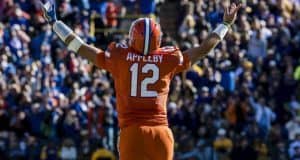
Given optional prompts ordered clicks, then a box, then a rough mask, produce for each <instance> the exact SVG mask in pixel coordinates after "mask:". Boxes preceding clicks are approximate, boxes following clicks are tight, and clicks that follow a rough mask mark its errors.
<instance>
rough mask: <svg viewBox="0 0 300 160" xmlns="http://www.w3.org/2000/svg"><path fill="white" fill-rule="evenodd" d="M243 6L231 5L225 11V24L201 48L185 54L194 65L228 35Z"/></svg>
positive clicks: (192, 49)
mask: <svg viewBox="0 0 300 160" xmlns="http://www.w3.org/2000/svg"><path fill="white" fill-rule="evenodd" d="M241 6H242V5H241V4H239V5H236V4H235V3H233V4H231V5H230V7H228V8H226V9H225V12H224V17H223V23H222V24H220V25H219V26H218V27H217V28H216V29H215V30H214V31H213V32H212V33H211V34H210V35H209V36H208V37H207V38H206V39H205V40H204V41H203V42H202V44H201V45H200V46H199V47H195V48H191V49H188V50H186V51H184V52H183V54H187V55H188V56H189V58H190V61H191V63H192V64H194V63H195V62H196V61H198V60H199V59H201V58H203V57H204V56H206V55H207V54H208V53H209V52H210V51H211V50H212V49H214V48H215V47H216V46H217V45H218V44H219V42H220V41H221V40H223V38H224V37H225V35H226V34H227V32H228V30H229V28H230V26H231V25H232V24H233V23H234V22H235V20H236V17H237V12H238V11H239V9H240V8H241Z"/></svg>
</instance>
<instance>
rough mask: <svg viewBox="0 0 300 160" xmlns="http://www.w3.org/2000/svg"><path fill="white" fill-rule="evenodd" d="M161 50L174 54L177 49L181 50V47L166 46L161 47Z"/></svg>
mask: <svg viewBox="0 0 300 160" xmlns="http://www.w3.org/2000/svg"><path fill="white" fill-rule="evenodd" d="M159 51H160V52H163V53H166V54H172V53H174V52H176V51H179V48H178V47H177V46H165V47H162V48H160V49H159Z"/></svg>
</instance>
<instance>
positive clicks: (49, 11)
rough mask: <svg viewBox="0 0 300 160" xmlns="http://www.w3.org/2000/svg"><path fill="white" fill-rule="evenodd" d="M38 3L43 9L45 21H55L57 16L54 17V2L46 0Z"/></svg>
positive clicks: (51, 22)
mask: <svg viewBox="0 0 300 160" xmlns="http://www.w3.org/2000/svg"><path fill="white" fill-rule="evenodd" d="M40 3H41V6H42V9H43V16H44V18H45V19H46V21H47V22H48V23H50V24H53V23H54V22H56V21H57V18H56V10H55V4H54V3H53V2H51V1H49V0H47V2H46V3H45V4H43V3H42V2H40Z"/></svg>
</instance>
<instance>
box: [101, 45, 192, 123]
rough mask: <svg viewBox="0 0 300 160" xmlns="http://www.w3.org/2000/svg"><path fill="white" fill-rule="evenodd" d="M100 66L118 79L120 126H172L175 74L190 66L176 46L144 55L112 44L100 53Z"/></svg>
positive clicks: (116, 86) (115, 81) (116, 83)
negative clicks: (169, 105) (171, 87)
mask: <svg viewBox="0 0 300 160" xmlns="http://www.w3.org/2000/svg"><path fill="white" fill-rule="evenodd" d="M96 65H97V66H98V67H100V68H102V69H105V70H108V71H109V72H110V73H111V74H112V76H113V79H114V83H115V90H116V98H117V112H118V120H119V126H120V128H123V127H126V126H130V125H149V126H154V125H168V121H167V111H166V104H167V97H168V93H169V85H170V81H171V79H172V78H173V76H174V75H175V74H177V73H179V72H182V71H184V70H186V69H188V68H189V67H190V60H189V58H188V56H187V55H183V54H182V52H181V51H180V50H179V49H178V48H176V47H164V48H160V49H158V50H157V51H154V52H153V53H151V54H149V55H146V56H143V55H141V54H137V53H135V52H134V51H133V50H132V49H131V48H128V47H127V46H126V45H124V44H117V43H114V42H113V43H111V44H110V45H109V47H108V49H107V50H106V51H105V53H100V54H98V59H97V64H96Z"/></svg>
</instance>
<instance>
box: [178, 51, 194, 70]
mask: <svg viewBox="0 0 300 160" xmlns="http://www.w3.org/2000/svg"><path fill="white" fill-rule="evenodd" d="M176 57H177V60H178V65H177V67H176V69H175V74H176V73H180V72H183V71H185V70H187V69H189V68H190V67H191V61H190V58H189V56H188V55H187V54H182V52H181V51H179V50H178V51H177V52H176Z"/></svg>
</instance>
